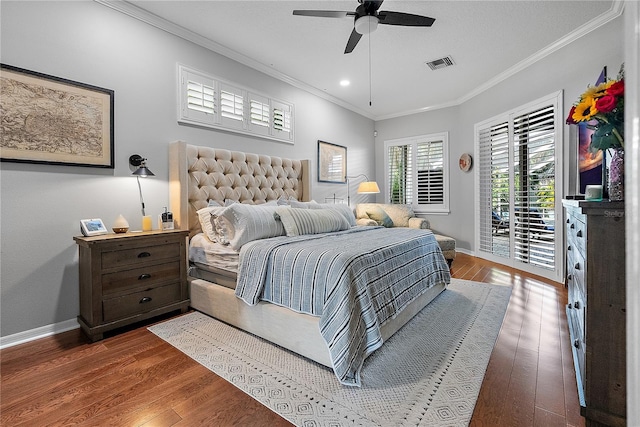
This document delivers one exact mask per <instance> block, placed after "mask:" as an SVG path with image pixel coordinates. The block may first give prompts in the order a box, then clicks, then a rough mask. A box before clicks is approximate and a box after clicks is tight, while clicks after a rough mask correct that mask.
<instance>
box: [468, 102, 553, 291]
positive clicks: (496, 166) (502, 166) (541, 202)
mask: <svg viewBox="0 0 640 427" xmlns="http://www.w3.org/2000/svg"><path fill="white" fill-rule="evenodd" d="M560 99H561V94H559V95H558V94H556V95H550V96H548V97H546V98H543V99H542V100H539V101H536V102H533V103H531V104H528V105H526V106H524V107H522V108H519V109H517V110H513V111H511V112H509V113H506V114H504V115H501V116H500V117H496V118H493V119H490V120H487V121H485V122H483V123H480V124H477V125H476V129H475V133H476V146H477V147H478V148H477V150H478V151H477V153H476V158H477V159H478V162H477V173H478V181H477V183H478V184H477V185H478V187H477V190H476V194H477V199H476V206H477V211H476V212H477V219H478V227H477V230H478V232H477V237H476V239H477V240H476V241H477V247H478V250H479V254H480V255H481V256H485V257H486V258H488V259H492V260H496V261H499V262H504V263H507V264H510V265H513V266H515V267H516V268H519V269H521V270H525V271H530V272H533V273H536V274H540V275H542V276H545V277H549V278H552V279H554V280H559V278H560V277H561V276H562V262H561V261H562V260H561V259H560V260H559V259H558V257H557V256H556V254H557V253H562V250H561V247H560V246H561V239H560V238H558V237H557V236H558V232H559V230H558V228H559V229H561V228H562V226H561V222H559V221H556V219H557V218H561V217H562V213H561V211H560V203H559V200H557V198H556V188H562V183H561V180H562V173H561V171H559V170H558V168H557V167H556V166H557V165H558V164H561V162H560V160H561V152H562V140H561V136H562V117H561V116H560V114H561V113H560V110H561V107H560ZM560 258H562V257H560Z"/></svg>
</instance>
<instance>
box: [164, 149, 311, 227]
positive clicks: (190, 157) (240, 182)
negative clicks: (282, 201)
mask: <svg viewBox="0 0 640 427" xmlns="http://www.w3.org/2000/svg"><path fill="white" fill-rule="evenodd" d="M310 192H311V180H310V173H309V160H291V159H284V158H280V157H272V156H266V155H261V154H249V153H242V152H240V151H229V150H222V149H216V148H211V147H203V146H195V145H190V144H187V143H186V142H183V141H176V142H172V143H171V144H169V193H170V194H169V197H170V199H171V203H170V206H171V211H172V212H173V215H174V221H175V222H176V227H177V228H180V229H182V230H189V232H190V233H189V235H190V236H193V235H195V234H196V233H198V232H200V223H199V222H198V215H197V214H196V212H197V211H198V209H201V208H203V207H206V206H207V205H208V203H209V199H213V200H216V201H217V202H219V203H220V204H221V205H223V204H224V202H225V200H227V199H231V200H235V201H238V202H241V203H252V204H259V203H265V202H267V201H269V200H277V199H279V198H280V197H282V196H285V197H293V198H295V199H296V200H299V201H309V200H311V197H310Z"/></svg>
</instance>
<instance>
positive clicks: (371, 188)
mask: <svg viewBox="0 0 640 427" xmlns="http://www.w3.org/2000/svg"><path fill="white" fill-rule="evenodd" d="M379 192H380V188H378V184H377V183H376V182H375V181H364V182H362V183H360V185H359V186H358V194H376V193H379Z"/></svg>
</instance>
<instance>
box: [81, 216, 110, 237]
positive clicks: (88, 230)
mask: <svg viewBox="0 0 640 427" xmlns="http://www.w3.org/2000/svg"><path fill="white" fill-rule="evenodd" d="M80 231H82V235H84V236H98V235H100V234H107V233H108V231H107V227H105V226H104V223H103V222H102V220H101V219H100V218H93V219H81V220H80Z"/></svg>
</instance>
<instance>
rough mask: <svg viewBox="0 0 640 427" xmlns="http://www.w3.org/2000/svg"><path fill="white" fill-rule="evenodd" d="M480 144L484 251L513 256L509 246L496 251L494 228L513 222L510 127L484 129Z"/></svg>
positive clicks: (482, 247) (481, 133) (505, 123)
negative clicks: (511, 217) (511, 220)
mask: <svg viewBox="0 0 640 427" xmlns="http://www.w3.org/2000/svg"><path fill="white" fill-rule="evenodd" d="M478 141H479V156H478V157H479V158H478V170H479V174H478V175H479V193H480V203H481V206H480V215H479V216H480V223H479V224H478V226H479V228H480V250H481V251H484V252H488V253H494V254H495V255H498V256H501V257H509V247H508V246H506V247H505V248H502V250H496V251H494V243H493V237H494V236H493V234H494V233H493V232H494V229H496V230H497V229H498V227H500V225H501V224H500V221H508V219H509V211H510V209H509V198H510V191H509V188H510V186H509V170H510V169H509V159H510V157H509V124H508V123H507V122H503V123H498V124H496V125H494V126H490V127H487V128H484V129H481V130H480V132H479V138H478ZM503 225H504V224H503ZM496 249H497V248H496Z"/></svg>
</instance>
